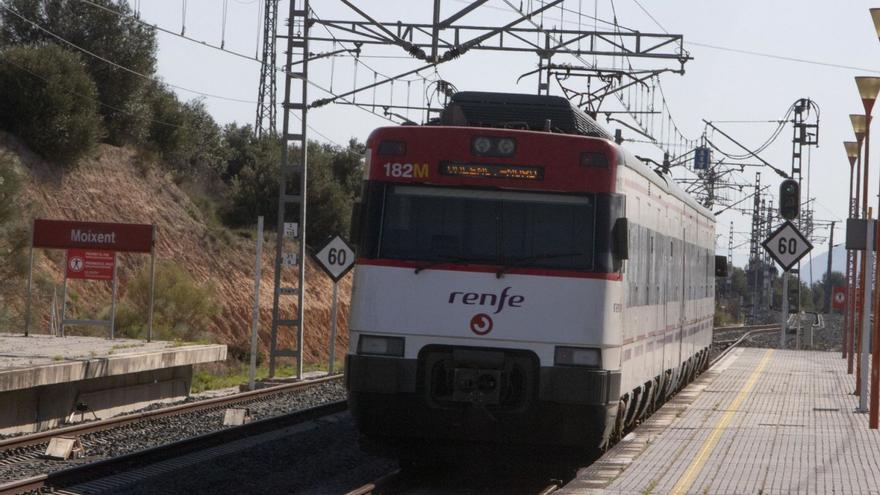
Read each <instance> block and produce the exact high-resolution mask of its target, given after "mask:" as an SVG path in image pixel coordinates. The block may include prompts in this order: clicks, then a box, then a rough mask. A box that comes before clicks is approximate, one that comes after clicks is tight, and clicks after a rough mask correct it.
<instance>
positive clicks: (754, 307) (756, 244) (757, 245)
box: [749, 172, 763, 324]
mask: <svg viewBox="0 0 880 495" xmlns="http://www.w3.org/2000/svg"><path fill="white" fill-rule="evenodd" d="M752 200H753V203H752V232H751V238H750V239H749V268H750V269H749V271H750V272H751V274H752V280H751V282H752V296H751V298H750V299H751V301H750V302H751V323H752V324H755V323H756V322H757V321H758V299H759V297H758V294H759V292H758V278H759V277H758V272H759V271H760V264H761V256H760V249H761V234H762V233H763V232H762V229H761V172H756V173H755V195H754V196H753V197H752Z"/></svg>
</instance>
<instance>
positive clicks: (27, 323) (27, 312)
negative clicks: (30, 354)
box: [24, 220, 34, 337]
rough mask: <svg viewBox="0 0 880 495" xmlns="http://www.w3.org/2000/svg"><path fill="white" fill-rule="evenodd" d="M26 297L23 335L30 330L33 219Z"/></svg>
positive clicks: (32, 275)
mask: <svg viewBox="0 0 880 495" xmlns="http://www.w3.org/2000/svg"><path fill="white" fill-rule="evenodd" d="M28 260H29V261H28V289H27V290H28V297H27V306H26V308H25V310H24V336H25V337H27V336H28V335H30V331H31V291H32V289H33V285H34V221H33V220H31V247H30V253H28Z"/></svg>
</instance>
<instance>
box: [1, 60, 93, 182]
mask: <svg viewBox="0 0 880 495" xmlns="http://www.w3.org/2000/svg"><path fill="white" fill-rule="evenodd" d="M0 60H2V61H3V62H5V63H0V95H3V97H2V98H0V127H2V128H3V129H5V130H7V131H9V132H11V133H13V134H15V135H17V136H18V137H20V138H21V139H22V140H23V141H24V142H25V143H27V145H28V146H30V148H31V149H32V150H34V151H35V152H37V153H39V154H41V155H43V156H44V157H46V158H48V159H50V160H53V161H55V162H57V163H59V164H62V165H69V164H73V163H75V162H76V160H77V159H79V158H80V157H81V156H83V154H85V153H87V152H88V151H89V150H91V149H93V148H94V147H95V145H96V144H97V143H98V141H99V140H100V139H101V136H102V135H103V130H102V126H101V117H100V116H99V115H98V108H97V107H98V104H97V92H96V89H95V84H94V82H92V80H91V78H90V77H89V75H88V73H87V72H86V70H85V67H84V66H83V64H82V61H81V60H80V58H79V56H78V55H76V54H74V53H71V52H69V51H66V50H64V49H62V48H60V47H58V46H55V45H49V44H44V45H32V46H14V47H9V48H5V49H3V50H2V51H0Z"/></svg>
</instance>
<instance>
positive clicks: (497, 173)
mask: <svg viewBox="0 0 880 495" xmlns="http://www.w3.org/2000/svg"><path fill="white" fill-rule="evenodd" d="M440 175H446V176H451V177H482V178H489V179H521V180H544V167H536V166H530V165H496V164H485V163H454V162H442V163H440Z"/></svg>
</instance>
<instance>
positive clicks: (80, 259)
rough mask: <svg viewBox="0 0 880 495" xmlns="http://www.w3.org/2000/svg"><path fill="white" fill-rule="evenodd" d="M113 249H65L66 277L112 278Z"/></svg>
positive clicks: (114, 259) (114, 257) (114, 254)
mask: <svg viewBox="0 0 880 495" xmlns="http://www.w3.org/2000/svg"><path fill="white" fill-rule="evenodd" d="M115 263H116V253H114V252H113V251H87V250H85V249H68V250H67V278H82V279H86V280H113V265H114V264H115Z"/></svg>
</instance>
